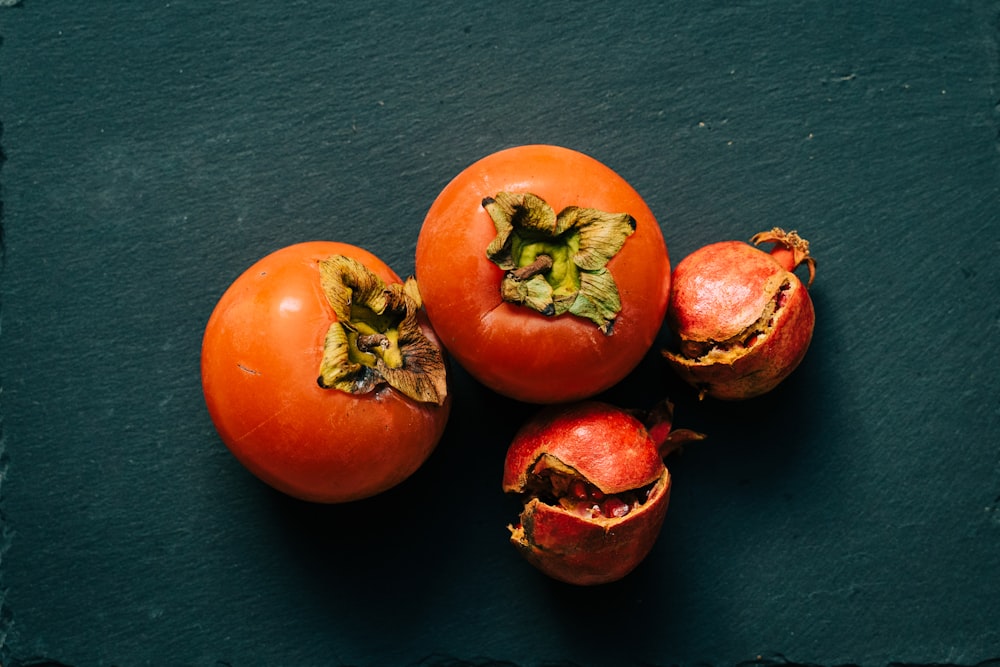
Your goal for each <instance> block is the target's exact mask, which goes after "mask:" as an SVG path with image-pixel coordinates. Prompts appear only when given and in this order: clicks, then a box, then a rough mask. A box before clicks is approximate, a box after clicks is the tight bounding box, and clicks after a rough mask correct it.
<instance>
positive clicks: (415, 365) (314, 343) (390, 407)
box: [201, 241, 451, 503]
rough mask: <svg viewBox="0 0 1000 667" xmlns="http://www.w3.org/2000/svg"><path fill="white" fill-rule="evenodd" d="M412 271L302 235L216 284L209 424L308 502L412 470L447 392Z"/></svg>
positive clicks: (434, 438) (207, 388)
mask: <svg viewBox="0 0 1000 667" xmlns="http://www.w3.org/2000/svg"><path fill="white" fill-rule="evenodd" d="M414 287H415V285H414V284H413V283H412V281H403V280H401V279H400V278H399V276H398V275H396V274H395V272H393V271H392V269H391V268H389V266H388V265H386V264H385V263H384V262H383V261H382V260H380V259H379V258H378V257H376V256H375V255H373V254H372V253H370V252H368V251H366V250H363V249H361V248H358V247H356V246H353V245H349V244H345V243H336V242H332V241H310V242H305V243H300V244H295V245H292V246H288V247H285V248H282V249H280V250H277V251H275V252H273V253H271V254H269V255H267V256H266V257H264V258H262V259H260V260H259V261H258V262H256V263H255V264H254V265H253V266H251V267H250V268H248V269H247V270H246V271H245V272H244V273H242V274H241V275H240V276H239V277H238V278H237V279H236V280H235V281H234V282H233V283H232V284H231V285H230V286H229V288H228V289H227V290H226V291H225V292H224V294H223V295H222V296H221V298H220V299H219V301H218V303H217V304H216V306H215V309H214V310H213V312H212V315H211V317H210V318H209V320H208V323H207V324H206V327H205V333H204V337H203V340H202V354H201V376H202V388H203V391H204V395H205V402H206V406H207V408H208V412H209V415H210V417H211V419H212V422H213V424H214V425H215V428H216V430H217V431H218V433H219V437H220V439H221V440H222V442H223V443H224V444H225V445H226V447H227V448H228V449H229V450H230V451H231V452H232V454H233V455H234V456H235V457H236V459H237V460H238V461H239V462H240V463H242V464H243V465H244V466H245V467H246V468H247V469H248V470H249V471H250V472H251V473H253V474H254V475H255V476H256V477H258V478H259V479H260V480H261V481H263V482H264V483H266V484H268V485H270V486H271V487H273V488H275V489H277V490H279V491H281V492H283V493H285V494H287V495H290V496H293V497H295V498H299V499H301V500H305V501H310V502H317V503H342V502H349V501H354V500H360V499H362V498H367V497H370V496H373V495H375V494H378V493H381V492H383V491H385V490H387V489H389V488H392V487H394V486H396V485H397V484H399V483H401V482H402V481H403V480H405V479H407V478H408V477H409V476H410V475H412V474H413V473H414V472H415V471H416V470H417V469H418V468H419V467H420V466H421V465H422V464H423V463H424V461H425V460H426V459H427V457H428V456H429V455H430V454H431V452H432V451H433V450H434V448H435V447H436V445H437V443H438V441H439V439H440V438H441V435H442V434H443V431H444V428H445V425H446V423H447V420H448V415H449V411H450V406H451V395H450V393H449V392H448V386H447V376H446V373H447V369H446V366H445V363H444V357H443V352H442V348H441V345H440V343H439V342H438V340H437V337H436V336H435V335H434V332H433V330H432V329H431V327H430V324H429V323H428V322H427V320H426V317H425V315H424V313H423V311H422V310H421V308H420V303H419V293H418V292H416V291H415V290H414Z"/></svg>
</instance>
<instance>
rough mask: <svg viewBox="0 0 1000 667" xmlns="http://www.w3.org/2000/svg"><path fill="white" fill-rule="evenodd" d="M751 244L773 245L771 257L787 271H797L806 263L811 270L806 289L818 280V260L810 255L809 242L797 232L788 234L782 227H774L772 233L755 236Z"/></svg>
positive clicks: (793, 231)
mask: <svg viewBox="0 0 1000 667" xmlns="http://www.w3.org/2000/svg"><path fill="white" fill-rule="evenodd" d="M750 242H751V243H753V244H754V245H760V244H761V243H773V244H774V247H773V248H771V252H770V254H771V257H773V258H774V259H775V261H776V262H778V264H780V265H781V266H782V267H783V268H784V269H785V270H786V271H795V269H797V268H799V266H801V265H802V264H803V263H804V264H805V265H806V266H807V267H808V269H809V282H808V283H807V284H806V287H811V286H812V283H813V280H814V279H815V278H816V260H815V259H814V258H813V257H812V255H810V254H809V241H806V240H805V239H804V238H802V237H801V236H799V233H798V232H796V231H795V230H792V231H790V232H786V231H785V230H784V229H782V228H780V227H774V228H772V229H771V230H770V231H767V232H761V233H759V234H756V235H754V237H753V238H752V239H750Z"/></svg>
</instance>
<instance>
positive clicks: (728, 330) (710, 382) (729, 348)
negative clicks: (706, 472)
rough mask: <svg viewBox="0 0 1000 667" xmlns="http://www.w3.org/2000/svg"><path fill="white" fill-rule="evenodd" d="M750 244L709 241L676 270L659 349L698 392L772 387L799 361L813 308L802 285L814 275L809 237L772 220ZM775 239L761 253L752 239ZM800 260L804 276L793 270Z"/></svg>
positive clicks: (735, 394)
mask: <svg viewBox="0 0 1000 667" xmlns="http://www.w3.org/2000/svg"><path fill="white" fill-rule="evenodd" d="M750 241H751V243H753V244H754V245H750V244H747V243H743V242H741V241H723V242H720V243H713V244H711V245H707V246H705V247H703V248H700V249H699V250H696V251H695V252H693V253H692V254H690V255H688V256H687V257H685V258H684V259H683V260H681V262H680V263H678V264H677V266H676V267H675V269H674V273H673V278H672V285H671V291H670V306H669V308H668V310H667V325H668V326H669V327H670V329H671V331H672V332H673V335H674V341H673V345H674V347H673V348H671V349H666V350H663V355H664V356H665V357H666V359H667V361H668V362H669V364H670V366H671V367H672V368H673V369H674V370H675V371H676V372H677V373H678V375H680V377H681V378H683V379H684V381H686V382H687V383H688V384H690V385H692V386H693V387H695V388H696V389H698V391H699V397H700V398H704V397H705V396H712V397H714V398H718V399H723V400H741V399H747V398H752V397H754V396H759V395H761V394H764V393H766V392H769V391H771V390H772V389H774V388H775V387H776V386H777V385H778V384H779V383H780V382H781V381H782V380H784V379H785V378H786V377H788V375H789V374H790V373H791V372H792V371H793V370H795V368H796V367H797V366H798V365H799V362H801V361H802V358H803V357H804V356H805V354H806V350H807V349H808V348H809V343H810V341H811V340H812V334H813V326H814V324H815V319H816V318H815V312H814V310H813V304H812V299H810V297H809V292H808V290H807V288H808V287H809V286H811V285H812V282H813V279H814V278H815V276H816V261H815V260H814V259H813V257H812V256H811V255H810V254H809V243H808V242H807V241H806V240H805V239H803V238H802V237H801V236H799V235H798V234H797V233H796V232H794V231H791V232H785V231H784V230H782V229H780V228H778V227H775V228H774V229H772V230H771V231H769V232H761V233H760V234H757V235H755V236H754V237H753V238H752V239H751V240H750ZM762 243H773V244H774V245H773V247H772V249H771V251H770V253H768V252H764V251H763V250H761V249H760V248H756V247H754V246H757V245H760V244H762ZM802 264H805V265H806V266H807V267H808V270H809V282H808V283H807V284H806V285H803V284H802V281H800V280H799V278H798V276H797V275H795V273H794V271H795V270H796V268H798V267H799V266H800V265H802Z"/></svg>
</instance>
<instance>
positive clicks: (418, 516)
mask: <svg viewBox="0 0 1000 667" xmlns="http://www.w3.org/2000/svg"><path fill="white" fill-rule="evenodd" d="M0 5H2V6H0V37H2V44H0V121H2V123H3V125H2V135H0V145H2V149H3V154H4V156H5V161H4V162H3V164H2V170H0V197H2V205H3V208H2V226H3V232H4V235H5V243H4V258H3V269H2V274H0V278H2V302H0V308H2V311H0V317H2V319H0V323H2V330H0V373H2V375H0V381H2V393H0V416H2V433H0V438H2V439H0V456H2V462H0V463H2V467H0V495H2V498H0V511H2V523H3V533H2V548H0V569H2V573H0V603H2V606H0V664H3V665H4V667H17V666H19V665H20V666H24V665H30V664H48V665H53V664H63V665H71V666H72V667H83V666H86V665H94V666H111V665H115V666H117V667H131V666H140V665H179V666H192V667H195V666H197V667H224V666H231V667H243V666H249V665H296V666H299V667H302V666H310V665H317V666H319V665H410V664H417V665H430V664H443V665H452V666H454V665H486V664H490V661H499V662H500V664H504V665H511V664H516V665H525V666H526V665H631V664H634V665H662V666H665V665H674V664H678V665H696V664H698V665H701V664H708V665H735V664H742V665H781V664H810V665H824V666H827V665H844V664H852V665H862V666H865V667H881V666H883V665H890V664H892V665H898V664H912V663H923V664H962V665H973V664H977V663H984V664H990V665H995V664H997V660H1000V445H998V442H1000V437H998V436H1000V382H998V371H997V368H998V364H997V362H998V359H997V357H998V354H997V338H998V333H1000V331H998V329H1000V305H998V300H997V288H998V287H1000V284H998V278H997V271H998V268H1000V262H998V259H997V255H998V251H1000V234H998V224H997V223H998V213H997V211H998V203H1000V197H998V195H1000V152H998V117H1000V114H998V109H997V103H998V101H1000V77H998V68H1000V55H998V46H997V43H998V36H1000V5H998V3H997V2H994V1H986V0H970V1H960V0H940V1H935V2H930V1H927V0H923V1H919V2H907V3H903V2H898V3H891V2H861V1H857V0H846V1H845V2H828V3H823V2H768V1H763V0H757V1H754V0H749V1H744V2H680V1H673V0H669V1H665V2H658V3H653V2H638V3H631V4H626V3H620V4H617V5H615V4H613V3H607V2H575V3H573V2H565V1H561V0H553V1H550V2H543V3H539V2H526V1H525V2H497V3H489V4H487V3H475V2H467V1H466V0H461V1H459V0H444V1H441V2H436V3H414V2H399V1H388V2H379V3H374V2H372V3H365V2H361V3H325V2H309V1H305V0H287V1H283V2H279V1H274V0H272V1H266V0H239V1H236V0H220V1H213V2H204V1H201V0H171V1H167V0H157V1H153V0H141V1H136V2H127V3H126V2H109V1H103V0H98V1H92V2H67V1H65V0H47V1H43V0H23V2H9V1H8V2H2V3H0ZM530 142H544V143H555V144H561V145H565V146H568V147H571V148H575V149H577V150H581V151H583V152H586V153H589V154H591V155H593V156H594V157H596V158H598V159H600V160H602V161H604V162H605V163H607V164H608V165H610V166H611V167H613V168H614V169H616V170H617V171H618V172H619V173H621V174H622V175H623V176H624V177H625V178H626V179H628V180H629V181H630V182H631V183H632V184H633V185H634V186H635V187H636V189H638V190H639V192H640V193H642V194H643V196H644V197H645V198H646V200H647V201H648V203H649V204H650V206H651V208H652V209H653V211H654V212H655V213H656V215H657V217H658V219H659V221H660V223H661V225H662V228H663V231H664V235H665V237H666V239H667V243H668V246H669V248H670V253H671V258H672V260H673V261H674V262H675V263H676V262H677V261H679V260H680V259H681V258H682V257H683V256H684V255H686V254H688V253H689V252H691V251H693V250H694V249H696V248H697V247H699V246H701V245H703V244H706V243H709V242H713V241H717V240H722V239H729V238H738V239H746V238H749V236H750V235H752V234H753V233H754V232H757V231H760V230H762V229H767V228H769V227H771V226H772V225H776V224H777V225H782V226H785V227H789V228H797V229H799V230H800V231H801V232H802V234H803V235H804V236H806V237H807V238H809V240H810V241H811V242H812V247H813V250H814V253H815V255H816V257H817V258H818V261H819V271H818V276H817V280H816V283H815V285H814V287H813V290H812V294H813V298H814V301H815V303H816V307H817V311H818V328H817V330H816V335H815V338H814V342H813V346H812V348H811V350H810V353H809V355H808V357H807V359H806V361H805V362H804V363H803V365H802V366H801V367H800V369H799V370H798V371H797V372H796V374H795V375H794V376H793V377H792V378H791V379H790V380H789V381H788V382H787V383H786V384H785V385H783V386H782V387H781V388H780V389H779V390H778V391H776V392H775V393H774V394H772V395H770V396H768V397H765V398H762V399H759V400H756V401H752V402H748V403H745V404H740V405H725V406H722V405H719V404H716V403H712V402H708V401H706V402H704V403H698V402H697V401H695V400H694V397H693V396H692V395H691V393H690V392H688V391H686V390H685V389H684V388H682V387H679V386H677V385H676V383H675V382H673V380H672V379H671V378H670V377H669V376H668V375H666V373H665V369H664V368H663V367H662V365H661V364H660V362H659V359H658V358H657V355H656V353H655V351H654V352H653V353H651V354H650V356H649V358H648V360H647V363H644V364H643V365H642V366H641V367H640V368H639V369H638V370H637V371H636V372H635V373H634V374H633V375H632V376H630V377H629V378H628V380H627V381H626V382H624V383H623V384H622V385H621V386H619V387H617V388H615V389H614V390H612V391H610V392H609V393H608V395H607V396H606V397H605V398H607V399H608V400H613V401H616V402H619V403H622V404H628V405H646V404H648V403H649V402H651V401H654V400H656V399H657V398H659V397H661V396H663V395H664V394H669V395H671V396H672V397H673V398H674V400H675V402H676V403H677V421H678V423H679V424H681V425H684V426H689V427H692V428H697V429H700V430H703V431H705V432H707V433H708V434H709V435H710V438H711V439H710V440H709V441H708V442H707V443H705V444H704V445H702V446H698V447H696V448H691V449H689V450H688V451H686V452H685V453H684V454H683V455H682V456H681V457H680V458H678V459H676V460H674V461H672V462H671V468H672V470H673V473H674V478H675V490H674V495H673V499H672V505H671V511H670V513H669V514H668V517H667V522H666V525H665V528H664V532H663V534H662V536H661V539H660V541H659V543H658V545H657V547H656V549H655V551H654V552H653V554H652V555H651V556H650V558H649V559H648V560H647V561H646V562H645V563H644V564H643V565H642V566H641V567H640V568H639V569H638V570H637V571H636V572H634V573H633V574H632V575H631V576H630V577H628V578H627V579H626V580H624V581H622V582H620V583H618V584H615V585H611V586H607V587H603V588H599V589H573V588H568V587H565V586H562V585H559V584H556V583H554V582H551V581H548V580H546V579H545V578H544V577H542V576H541V575H540V574H538V573H537V572H535V571H534V570H532V569H531V568H530V567H529V566H527V565H526V564H525V563H524V562H522V561H521V560H520V559H519V557H518V556H517V554H516V553H514V551H513V550H512V548H511V547H509V545H508V544H507V543H506V540H507V531H506V527H505V526H506V523H507V522H508V521H510V520H512V519H513V517H514V513H515V511H516V507H515V506H514V505H513V504H512V503H511V501H510V500H508V499H506V498H504V497H503V496H502V494H501V493H500V491H499V478H500V467H501V465H502V463H501V462H502V456H503V452H504V450H505V448H506V444H507V442H508V440H509V438H510V436H511V434H512V433H513V430H514V429H515V428H516V426H517V424H518V423H519V421H520V420H521V419H523V418H524V417H525V416H527V415H528V414H530V412H531V408H530V407H528V406H524V405H520V404H516V403H512V402H510V401H506V400H502V399H500V398H498V397H497V396H495V395H493V394H492V393H490V392H489V391H487V390H485V389H483V388H481V387H480V386H478V385H477V384H475V383H474V382H473V381H472V380H471V379H469V377H468V376H466V375H465V374H464V373H463V372H462V371H461V370H458V371H457V372H456V377H455V385H454V388H453V389H454V392H455V396H456V400H455V405H454V413H453V419H452V421H451V423H450V424H449V428H448V431H447V433H446V436H445V438H444V440H443V441H442V442H441V444H440V446H439V448H438V450H437V451H436V452H435V454H434V455H433V456H432V458H431V459H430V460H429V461H428V463H427V464H426V465H425V466H424V467H423V468H422V469H421V470H420V471H419V472H418V473H417V474H416V475H415V476H414V477H413V478H411V479H410V480H408V481H407V482H406V483H405V484H403V485H402V486H400V487H398V488H397V489H394V490H393V491H391V492H389V493H387V494H384V495H383V496H380V497H378V498H375V499H372V500H370V501H365V502H362V503H357V504H354V505H350V506H342V507H315V506H308V505H304V504H302V503H298V502H294V501H291V500H289V499H287V498H284V497H281V496H279V495H278V494H276V493H274V492H271V491H270V490H268V489H266V488H264V487H263V486H262V485H261V484H259V483H258V482H257V481H256V480H254V479H253V478H251V477H250V476H249V475H248V474H247V473H246V472H244V471H243V469H242V468H240V467H239V465H238V464H237V463H236V462H235V460H234V459H233V458H232V457H231V456H230V455H229V454H228V452H227V451H226V450H225V448H224V447H223V446H222V444H221V443H220V442H219V440H218V438H217V437H216V435H215V432H214V430H213V428H212V425H211V423H210V421H209V419H208V416H207V413H206V411H205V408H204V404H203V401H202V396H201V388H200V382H199V371H198V355H199V346H200V341H201V334H202V330H203V327H204V324H205V322H206V320H207V318H208V315H209V313H210V311H211V309H212V307H213V305H214V303H215V301H216V299H217V298H218V297H219V296H220V295H221V293H222V291H223V290H224V289H225V288H226V287H227V286H228V284H229V282H230V281H231V280H233V279H234V278H235V277H236V276H237V275H238V274H239V273H240V272H242V271H243V270H244V269H245V268H246V267H248V266H249V265H250V264H251V263H252V262H253V261H255V260H256V259H257V258H259V257H261V256H262V255H264V254H266V253H268V252H270V251H272V250H274V249H277V248H279V247H281V246H284V245H288V244H290V243H294V242H298V241H303V240H308V239H313V238H324V239H334V240H340V241H346V242H350V243H354V244H357V245H361V246H363V247H366V248H368V249H370V250H373V251H375V252H376V253H377V254H379V255H381V256H382V257H383V258H384V259H385V260H386V261H388V262H389V263H390V264H391V265H392V266H393V267H394V268H395V269H396V270H397V272H399V273H401V274H407V273H409V272H412V270H413V251H414V246H415V243H416V238H417V233H418V230H419V226H420V223H421V221H422V219H423V215H424V213H425V212H426V210H427V208H428V207H429V206H430V203H431V201H432V200H433V198H434V196H435V195H436V194H437V192H438V191H439V190H440V189H441V188H442V187H443V186H444V184H445V183H446V182H447V181H448V180H450V179H451V178H452V177H453V176H454V175H455V174H456V173H458V171H460V170H461V169H462V168H463V167H465V166H466V165H467V164H469V163H471V162H472V161H474V160H475V159H477V158H479V157H481V156H483V155H485V154H487V153H490V152H492V151H495V150H498V149H500V148H504V147H507V146H512V145H516V144H522V143H530Z"/></svg>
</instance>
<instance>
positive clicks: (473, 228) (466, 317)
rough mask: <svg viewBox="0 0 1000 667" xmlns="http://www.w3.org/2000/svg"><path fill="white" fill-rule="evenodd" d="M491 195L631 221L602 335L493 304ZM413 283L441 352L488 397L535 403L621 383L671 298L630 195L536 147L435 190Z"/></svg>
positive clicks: (592, 168) (569, 158) (658, 253)
mask: <svg viewBox="0 0 1000 667" xmlns="http://www.w3.org/2000/svg"><path fill="white" fill-rule="evenodd" d="M500 191H511V192H531V193H533V194H535V195H537V196H539V197H541V198H542V199H544V200H545V201H546V202H548V204H549V205H550V206H551V207H552V208H553V209H554V210H555V211H556V212H557V213H558V212H559V211H561V210H562V209H563V208H565V207H567V206H571V205H576V206H583V207H589V208H597V209H601V210H604V211H608V212H627V213H629V214H631V215H632V216H633V217H634V218H635V220H636V231H635V233H634V234H632V236H630V237H629V238H628V240H626V242H625V245H624V247H623V248H622V250H621V251H620V252H619V253H618V254H617V255H616V256H615V257H614V258H612V260H611V261H610V262H609V263H608V269H609V270H610V271H611V273H612V275H613V276H614V279H615V282H616V283H617V285H618V290H619V294H620V297H621V301H622V309H621V312H620V313H619V315H618V318H617V319H616V321H615V325H614V333H613V334H612V335H610V336H606V335H604V334H602V333H601V332H600V331H599V330H598V329H597V327H596V326H595V325H594V324H593V323H592V322H590V321H588V320H584V319H581V318H579V317H576V316H573V315H569V314H565V315H561V316H559V317H547V316H545V315H542V314H540V313H537V312H535V311H533V310H530V309H529V308H526V307H523V306H517V305H511V304H508V303H504V302H503V301H502V300H501V298H500V283H501V280H502V279H503V275H504V272H503V271H502V270H501V269H500V268H499V267H497V266H496V265H495V264H493V263H492V262H491V261H490V260H489V259H488V258H487V257H486V248H487V246H488V245H489V243H490V241H492V240H493V238H494V236H495V235H496V228H495V227H494V225H493V222H492V220H491V219H490V216H489V214H488V213H487V212H486V210H485V209H484V208H483V206H482V200H483V198H484V197H493V196H495V195H496V194H497V193H498V192H500ZM455 223H459V224H455ZM416 277H417V282H418V284H419V285H420V292H421V295H422V297H423V300H424V305H425V307H426V309H427V314H428V316H429V317H430V320H431V322H432V323H433V324H434V329H435V331H437V333H438V335H439V336H440V337H441V341H442V342H443V344H444V346H445V347H446V348H447V349H448V351H449V352H450V353H451V355H452V356H453V357H455V358H456V359H457V360H458V362H459V363H460V364H461V365H462V366H463V367H464V368H465V369H466V370H467V371H468V372H469V373H470V374H471V375H472V376H473V377H475V378H476V379H477V380H478V381H479V382H481V383H482V384H484V385H486V386H487V387H489V388H490V389H493V390H494V391H496V392H498V393H500V394H503V395H505V396H508V397H510V398H514V399H517V400H521V401H525V402H530V403H540V404H541V403H562V402H569V401H574V400H579V399H583V398H587V397H590V396H593V395H595V394H597V393H599V392H601V391H603V390H605V389H607V388H609V387H611V386H612V385H614V384H616V383H617V382H618V381H619V380H621V379H622V378H624V377H625V376H626V375H628V373H629V372H631V371H632V370H633V369H634V368H635V367H636V366H637V365H638V364H639V362H640V361H641V360H642V358H643V356H644V355H645V354H646V352H647V351H648V350H649V348H650V347H651V346H652V344H653V342H654V340H655V338H656V336H657V334H658V333H659V331H660V327H661V326H662V323H663V317H664V315H665V313H666V308H667V303H668V299H669V295H670V260H669V257H668V255H667V247H666V244H665V243H664V241H663V235H662V232H661V231H660V227H659V224H658V223H657V221H656V218H655V217H654V216H653V213H652V212H651V211H650V209H649V207H648V206H647V205H646V203H645V202H644V201H643V199H642V198H641V197H640V196H639V194H638V193H637V192H636V191H635V190H634V189H633V188H632V187H631V186H630V185H629V184H628V183H627V182H626V181H625V180H624V179H622V177H621V176H619V175H618V174H616V173H615V172H614V171H612V170H611V169H610V168H608V167H607V166H605V165H603V164H602V163H600V162H598V161H597V160H595V159H593V158H591V157H589V156H586V155H584V154H582V153H579V152H576V151H573V150H570V149H566V148H561V147H557V146H545V145H530V146H519V147H516V148H510V149H507V150H503V151H500V152H497V153H494V154H492V155H489V156H487V157H485V158H483V159H481V160H479V161H478V162H476V163H474V164H473V165H471V166H470V167H468V168H467V169H465V170H464V171H462V172H461V173H460V174H459V175H458V176H456V177H455V178H454V179H453V180H452V181H451V182H450V183H449V184H448V185H447V186H446V187H445V188H444V190H443V191H442V192H441V193H440V195H439V196H438V197H437V199H436V200H435V201H434V203H433V205H432V206H431V208H430V210H429V211H428V213H427V216H426V218H425V220H424V223H423V226H422V228H421V230H420V235H419V237H418V239H417V248H416Z"/></svg>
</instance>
